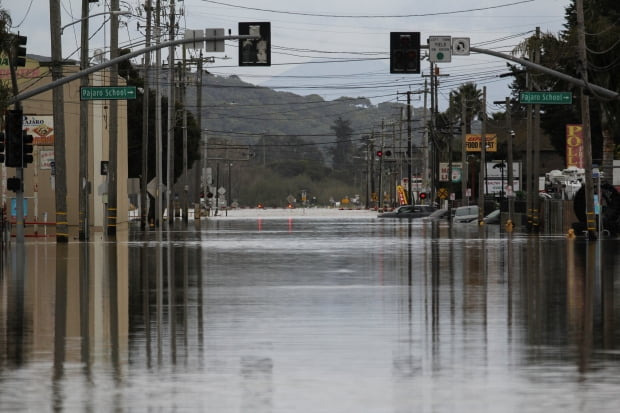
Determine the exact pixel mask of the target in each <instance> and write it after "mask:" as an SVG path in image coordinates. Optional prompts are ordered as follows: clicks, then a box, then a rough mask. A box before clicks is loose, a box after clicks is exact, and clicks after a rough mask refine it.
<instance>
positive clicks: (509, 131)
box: [506, 97, 515, 223]
mask: <svg viewBox="0 0 620 413" xmlns="http://www.w3.org/2000/svg"><path fill="white" fill-rule="evenodd" d="M511 112H512V107H511V106H510V98H509V97H507V98H506V133H507V138H508V185H510V187H511V189H512V194H511V196H510V197H508V219H509V220H510V222H512V223H514V217H513V213H514V200H515V197H514V176H513V170H512V164H513V159H512V158H513V155H512V144H513V137H514V131H513V130H512V115H511Z"/></svg>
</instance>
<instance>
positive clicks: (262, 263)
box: [0, 217, 620, 412]
mask: <svg viewBox="0 0 620 413" xmlns="http://www.w3.org/2000/svg"><path fill="white" fill-rule="evenodd" d="M617 247H618V240H612V239H606V240H603V241H598V242H590V243H589V242H587V241H583V240H568V239H564V238H560V237H555V238H553V237H552V238H539V237H530V236H527V235H524V234H504V233H500V231H498V230H497V228H478V227H467V228H454V227H450V226H447V225H442V224H437V223H420V222H416V221H415V220H413V221H408V222H378V221H377V220H374V219H348V220H347V219H344V220H343V219H338V220H336V219H321V218H290V217H288V218H284V219H262V218H261V219H259V220H255V219H221V220H219V219H218V220H209V221H206V222H203V223H202V224H201V226H200V227H195V226H189V227H187V228H175V231H171V232H161V231H154V232H148V233H144V234H143V233H137V232H136V233H133V232H132V233H129V234H124V233H122V232H119V233H118V234H117V239H116V241H115V242H110V241H107V240H105V239H104V238H103V237H99V238H97V237H95V240H94V241H92V242H90V243H77V242H76V243H70V244H68V245H62V244H60V245H55V244H51V243H45V242H41V243H38V242H33V243H28V242H27V243H26V244H25V245H22V246H21V248H23V249H22V250H20V249H19V248H18V246H17V245H13V246H12V249H11V250H10V251H9V254H7V256H6V257H5V260H4V266H3V271H2V273H1V275H0V297H1V300H0V363H1V364H0V382H1V387H0V389H1V390H0V411H20V410H33V411H49V410H54V411H102V410H103V411H107V410H115V411H136V410H137V411H143V410H146V411H149V410H164V411H169V410H197V411H205V410H208V411H218V412H220V411H244V412H274V411H282V412H288V411H309V412H310V411H312V412H314V411H317V410H321V408H323V407H324V408H325V410H326V411H390V412H392V411H394V412H404V411H437V412H453V411H480V410H488V409H489V406H498V405H501V406H503V407H508V408H510V409H511V410H515V409H518V410H519V411H526V412H527V411H532V412H534V411H541V410H542V409H543V407H544V409H545V410H548V409H552V410H554V409H558V408H559V407H562V408H563V409H564V410H567V411H591V410H603V411H604V410H605V409H608V408H609V407H610V406H612V405H613V404H614V403H615V400H614V399H615V397H614V395H615V393H614V391H613V389H614V388H616V386H617V385H618V384H620V373H618V371H620V370H619V369H618V367H620V360H619V358H618V352H617V344H618V338H619V333H620V329H619V328H618V325H617V321H616V319H617V314H618V311H619V310H620V309H619V306H618V304H617V302H618V300H616V299H615V297H616V296H617V294H618V293H617V289H616V288H615V285H616V284H617V282H618V281H617V278H618V275H617V270H616V260H617V256H618V254H619V253H618V248H617ZM24 388H28V389H29V391H28V392H24V391H23V389H24ZM550 395H552V397H550ZM317 406H321V407H320V408H317ZM573 406H574V408H573Z"/></svg>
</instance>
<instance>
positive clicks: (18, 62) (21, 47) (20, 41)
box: [13, 34, 28, 66]
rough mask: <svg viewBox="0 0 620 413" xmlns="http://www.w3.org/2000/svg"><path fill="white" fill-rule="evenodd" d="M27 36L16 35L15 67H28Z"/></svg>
mask: <svg viewBox="0 0 620 413" xmlns="http://www.w3.org/2000/svg"><path fill="white" fill-rule="evenodd" d="M27 42H28V38H27V37H26V36H20V35H19V34H18V35H15V43H14V45H13V47H14V51H15V55H14V56H15V60H14V63H13V65H14V66H26V43H27Z"/></svg>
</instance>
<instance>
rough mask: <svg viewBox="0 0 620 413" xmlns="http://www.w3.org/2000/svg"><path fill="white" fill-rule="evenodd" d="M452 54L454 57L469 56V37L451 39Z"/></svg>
mask: <svg viewBox="0 0 620 413" xmlns="http://www.w3.org/2000/svg"><path fill="white" fill-rule="evenodd" d="M452 54H453V55H455V56H469V37H453V38H452Z"/></svg>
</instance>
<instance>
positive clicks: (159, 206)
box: [155, 0, 164, 231]
mask: <svg viewBox="0 0 620 413" xmlns="http://www.w3.org/2000/svg"><path fill="white" fill-rule="evenodd" d="M155 22H156V23H155V44H156V45H159V43H160V42H161V0H157V2H156V6H155ZM160 84H161V49H159V48H157V51H156V52H155V157H156V158H157V159H156V162H155V163H156V165H155V182H156V185H157V201H156V203H155V225H157V227H158V228H159V231H161V226H162V219H163V209H164V207H163V201H162V191H161V189H162V188H161V187H162V185H161V184H162V174H163V171H162V170H163V165H162V135H163V134H162V126H161V124H162V122H161V121H162V119H161V86H160Z"/></svg>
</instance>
